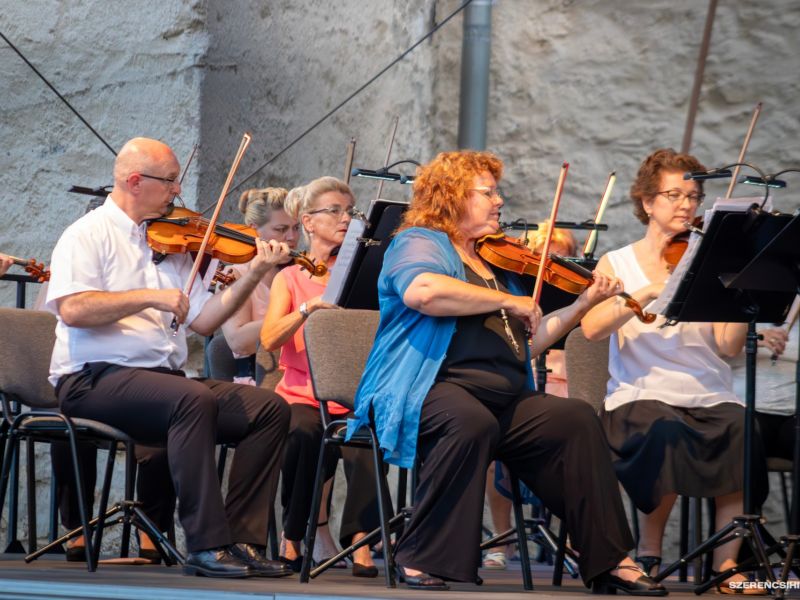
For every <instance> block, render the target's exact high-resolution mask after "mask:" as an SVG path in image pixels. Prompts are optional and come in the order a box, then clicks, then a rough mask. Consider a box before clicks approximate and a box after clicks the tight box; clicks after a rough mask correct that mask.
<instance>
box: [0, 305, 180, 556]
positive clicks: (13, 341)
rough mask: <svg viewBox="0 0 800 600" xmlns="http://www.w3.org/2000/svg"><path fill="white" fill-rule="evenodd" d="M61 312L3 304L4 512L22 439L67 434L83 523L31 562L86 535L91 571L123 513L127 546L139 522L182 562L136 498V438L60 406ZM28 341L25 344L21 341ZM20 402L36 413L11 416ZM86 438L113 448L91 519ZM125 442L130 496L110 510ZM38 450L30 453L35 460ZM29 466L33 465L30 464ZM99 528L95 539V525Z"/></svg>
mask: <svg viewBox="0 0 800 600" xmlns="http://www.w3.org/2000/svg"><path fill="white" fill-rule="evenodd" d="M55 325H56V319H55V317H54V316H53V315H52V314H50V313H47V312H42V311H32V310H22V309H16V308H0V332H1V333H0V335H2V338H1V339H2V343H0V400H2V405H3V418H4V420H5V423H6V425H5V426H6V427H7V428H8V433H7V436H8V441H7V443H6V448H5V452H4V455H3V464H2V471H1V474H0V511H1V510H2V507H3V504H4V502H5V496H6V491H7V489H8V482H9V474H10V467H11V464H12V461H13V459H14V458H15V456H16V454H17V453H18V449H19V442H20V441H21V440H25V441H26V443H27V444H28V448H29V449H30V448H32V444H33V442H35V441H42V442H52V441H55V440H64V439H67V440H68V442H69V446H70V453H71V455H72V465H73V472H74V476H75V484H76V491H77V495H78V510H79V514H80V515H81V527H80V528H79V529H76V530H73V531H72V532H70V533H68V534H67V535H65V536H62V537H61V538H59V539H58V540H55V542H53V543H52V544H50V545H48V546H47V547H45V548H43V549H40V550H38V551H36V552H32V553H31V554H30V555H29V556H27V557H26V559H25V560H26V562H30V561H31V560H34V559H35V558H38V556H40V555H41V554H43V553H44V552H46V551H47V549H48V548H49V547H51V546H53V545H55V544H60V543H62V542H64V541H66V540H67V539H69V538H71V537H74V536H76V535H80V534H81V533H82V534H83V535H84V538H85V540H86V562H87V568H88V570H89V571H94V570H95V569H96V568H97V562H98V558H99V555H100V545H101V542H102V534H103V529H104V527H105V525H106V521H107V520H109V519H111V518H112V517H114V516H115V515H116V513H119V512H121V513H122V516H121V517H116V518H115V520H116V521H121V522H122V523H123V524H124V526H125V529H124V531H123V548H126V547H127V540H128V538H129V535H130V525H135V526H136V527H139V528H141V529H143V530H144V531H146V532H147V533H148V534H149V535H150V536H151V537H152V538H153V539H154V540H156V541H157V543H156V546H157V547H158V543H159V542H160V543H161V544H163V546H164V548H166V549H167V550H168V551H169V552H170V555H169V556H168V555H167V554H166V553H165V552H164V549H163V548H160V551H161V554H162V556H163V558H164V560H165V563H166V564H174V562H176V560H177V561H182V560H183V557H182V556H181V555H180V554H179V553H178V552H177V551H176V550H175V549H174V548H173V547H172V546H171V545H170V544H168V543H165V540H164V538H163V536H162V535H161V533H160V532H158V531H157V528H156V527H155V526H154V525H153V523H152V522H151V521H150V520H149V519H147V517H146V516H145V515H144V513H142V512H141V509H139V508H138V507H137V506H136V505H135V503H134V502H133V501H132V498H133V481H134V477H135V460H134V453H133V445H134V441H133V440H132V439H131V438H130V437H129V436H128V435H127V434H125V433H124V432H122V431H120V430H118V429H116V428H114V427H111V426H109V425H106V424H105V423H101V422H99V421H93V420H90V419H71V418H69V417H67V416H66V415H63V414H61V413H60V412H59V410H58V401H57V399H56V397H55V394H54V392H53V387H52V386H51V385H50V383H49V382H48V381H47V377H48V371H49V363H50V355H51V353H52V350H53V344H54V343H55ZM21 340H24V343H20V341H21ZM12 401H17V402H19V403H20V404H21V405H23V406H26V407H28V408H30V409H31V410H30V412H23V413H21V414H19V415H16V416H14V417H12V416H11V409H10V405H11V402H12ZM79 440H80V441H86V442H90V443H94V444H96V445H97V446H98V447H100V448H104V449H107V450H108V459H107V461H106V470H105V479H104V481H103V489H102V492H101V496H100V505H99V510H98V515H99V516H98V517H96V518H95V519H93V520H92V521H89V520H88V515H87V512H86V498H84V495H83V486H82V485H81V479H82V475H81V465H80V462H79V461H78V457H77V442H78V441H79ZM118 444H122V445H123V446H124V447H125V449H126V451H127V455H126V482H125V499H124V500H123V501H121V502H119V503H117V504H115V505H114V506H113V507H112V508H111V509H108V497H109V493H110V487H111V474H112V471H113V467H114V458H115V456H116V451H117V446H118ZM32 456H33V453H32V452H31V453H30V454H29V459H30V458H32ZM28 468H29V469H31V468H32V464H30V463H29V467H28ZM33 502H34V496H33V494H32V490H31V489H30V487H29V492H28V505H29V509H31V507H32V506H33ZM35 526H36V525H35V519H34V520H33V521H31V523H30V524H29V527H30V532H29V535H30V538H31V539H34V540H35V538H36V532H35ZM93 528H94V539H92V529H93Z"/></svg>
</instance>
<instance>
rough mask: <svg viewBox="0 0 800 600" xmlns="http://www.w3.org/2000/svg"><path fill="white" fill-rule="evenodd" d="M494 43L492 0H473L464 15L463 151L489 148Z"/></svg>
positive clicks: (460, 116) (460, 132) (460, 140)
mask: <svg viewBox="0 0 800 600" xmlns="http://www.w3.org/2000/svg"><path fill="white" fill-rule="evenodd" d="M491 39H492V0H473V1H472V3H470V5H469V6H467V8H466V10H465V11H464V39H463V43H462V46H461V95H460V104H459V114H458V147H459V148H471V149H473V150H483V149H484V148H486V114H487V106H488V104H489V58H490V55H491Z"/></svg>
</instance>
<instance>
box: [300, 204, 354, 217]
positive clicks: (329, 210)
mask: <svg viewBox="0 0 800 600" xmlns="http://www.w3.org/2000/svg"><path fill="white" fill-rule="evenodd" d="M356 212H357V211H356V209H355V207H354V206H347V207H345V206H336V205H334V206H326V207H325V208H317V209H316V210H310V211H308V214H309V215H317V214H319V213H325V214H328V215H331V216H332V217H336V218H337V219H341V218H342V215H344V214H347V216H349V217H350V218H352V217H354V216H355V215H356Z"/></svg>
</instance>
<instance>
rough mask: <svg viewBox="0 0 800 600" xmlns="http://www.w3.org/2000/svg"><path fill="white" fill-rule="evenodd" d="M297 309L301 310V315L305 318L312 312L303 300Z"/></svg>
mask: <svg viewBox="0 0 800 600" xmlns="http://www.w3.org/2000/svg"><path fill="white" fill-rule="evenodd" d="M297 310H298V311H299V312H300V314H301V315H303V318H304V319H307V318H308V315H309V314H311V313H309V312H308V304H307V303H306V302H303V303H302V304H301V305H300V306H298V307H297Z"/></svg>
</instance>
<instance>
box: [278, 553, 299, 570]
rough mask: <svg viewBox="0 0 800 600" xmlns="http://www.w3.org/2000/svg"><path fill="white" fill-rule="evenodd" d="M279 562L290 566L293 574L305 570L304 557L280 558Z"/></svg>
mask: <svg viewBox="0 0 800 600" xmlns="http://www.w3.org/2000/svg"><path fill="white" fill-rule="evenodd" d="M278 560H279V561H280V562H282V563H283V564H285V565H286V566H288V567H289V568H290V569H291V570H292V573H299V572H300V569H302V568H303V557H302V556H298V557H297V558H286V557H285V556H279V557H278Z"/></svg>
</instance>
